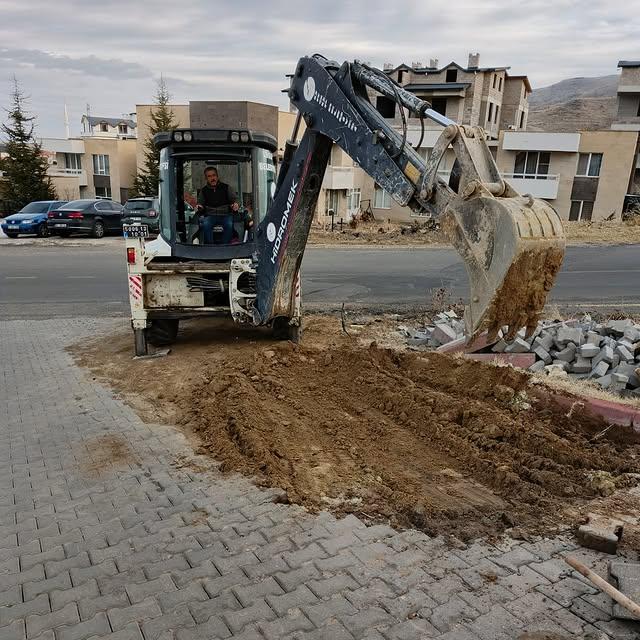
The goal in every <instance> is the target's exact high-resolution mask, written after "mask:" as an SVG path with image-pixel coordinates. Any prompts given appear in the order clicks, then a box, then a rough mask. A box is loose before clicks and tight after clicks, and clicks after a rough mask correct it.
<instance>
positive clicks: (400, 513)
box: [73, 316, 640, 540]
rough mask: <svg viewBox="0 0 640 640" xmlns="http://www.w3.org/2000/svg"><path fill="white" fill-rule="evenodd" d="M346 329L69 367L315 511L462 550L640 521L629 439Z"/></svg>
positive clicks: (463, 369) (509, 376) (109, 356)
mask: <svg viewBox="0 0 640 640" xmlns="http://www.w3.org/2000/svg"><path fill="white" fill-rule="evenodd" d="M340 324H341V323H340V319H339V318H335V317H329V316H315V317H313V316H312V317H310V318H307V323H306V329H305V336H304V344H303V345H301V346H296V345H293V344H292V343H288V342H279V343H278V342H273V341H272V339H271V336H270V334H269V333H268V332H266V331H259V330H256V329H251V328H242V327H238V326H235V325H233V324H232V323H230V322H227V321H215V320H210V321H200V322H192V323H189V324H187V326H186V327H184V328H183V329H181V334H180V338H179V341H178V343H177V344H176V345H175V346H174V348H173V349H172V352H171V354H170V355H169V356H168V357H165V358H157V359H148V360H133V359H132V358H131V355H132V354H131V349H132V337H131V335H130V333H129V332H127V333H122V334H118V335H116V336H113V337H112V339H109V340H108V341H104V340H102V341H100V342H96V343H94V344H92V345H89V346H86V345H82V347H76V348H74V349H73V352H74V355H75V356H76V358H77V359H78V361H79V362H80V364H82V365H84V366H88V367H89V368H91V369H92V371H93V372H94V374H95V375H96V376H98V377H99V378H101V379H103V380H106V381H108V382H109V383H110V384H111V385H112V386H113V387H114V388H115V389H117V390H118V391H119V392H121V393H122V394H123V395H124V397H125V399H126V400H127V401H128V402H129V403H130V404H131V405H132V406H133V407H134V408H135V409H136V410H137V412H138V413H139V414H140V415H141V416H142V417H143V419H145V420H147V421H148V422H165V423H168V424H178V425H180V426H181V428H182V429H184V430H185V432H186V433H187V434H188V435H189V436H191V437H192V438H193V442H194V446H195V448H196V450H197V451H198V452H199V453H206V454H208V455H210V456H212V457H213V458H214V459H215V460H217V461H219V462H220V463H222V467H221V468H222V469H223V471H228V472H232V471H236V472H241V473H244V474H247V475H250V476H252V477H254V478H255V479H256V481H257V482H259V483H260V484H264V485H268V486H274V487H281V488H282V489H284V490H285V491H286V493H287V497H288V500H289V501H290V502H292V503H297V504H301V505H304V506H306V507H307V508H309V509H310V510H321V509H328V510H331V511H333V512H334V513H338V514H343V513H347V512H348V513H355V514H357V515H358V516H360V517H361V518H363V519H364V520H365V521H370V522H374V521H376V522H381V521H384V522H389V523H391V524H392V525H393V526H396V527H413V528H417V529H421V530H423V531H425V532H427V533H428V534H432V535H434V534H452V535H455V536H457V537H458V538H461V539H463V540H469V539H472V538H476V537H482V536H495V535H500V534H501V533H503V532H504V531H505V530H509V532H510V533H511V534H512V535H518V534H520V535H523V536H526V535H527V534H545V533H552V532H555V531H558V530H561V529H566V528H569V527H573V526H575V525H577V524H578V523H580V522H582V521H583V520H584V517H585V515H586V513H587V512H588V511H593V510H598V509H602V508H604V506H606V502H607V500H611V499H613V498H615V509H616V511H617V512H618V513H627V514H629V515H633V514H635V515H637V513H638V512H639V510H640V498H639V497H638V493H636V492H637V491H638V490H637V489H636V490H630V491H629V489H630V488H631V487H633V486H635V485H636V484H637V480H638V478H639V477H640V476H638V475H635V474H639V473H640V438H639V437H638V435H637V434H634V432H633V431H632V430H630V429H629V430H624V429H622V428H616V429H609V430H607V429H606V427H607V425H606V424H605V423H602V422H601V421H600V420H599V419H595V418H594V419H593V420H588V419H585V418H584V416H580V417H579V418H578V417H576V416H575V415H572V412H569V413H568V414H567V411H566V409H564V410H563V409H561V408H559V407H557V406H555V405H554V403H553V401H552V400H551V398H552V394H551V392H550V391H549V389H547V388H546V387H544V386H542V385H540V384H534V383H533V382H532V380H531V378H530V376H529V375H527V374H526V373H524V372H521V371H517V370H515V369H513V368H511V367H495V366H492V365H488V364H484V363H479V362H471V361H467V360H464V359H462V358H455V357H450V356H446V355H441V354H436V353H415V352H406V351H405V352H400V351H398V350H393V349H389V348H384V347H382V346H380V345H381V343H382V340H381V338H383V337H384V336H385V335H387V329H388V328H387V327H386V326H385V324H384V322H378V323H375V322H372V323H371V325H370V326H367V327H361V328H359V329H358V331H359V334H358V335H357V336H356V335H353V332H354V331H355V330H356V329H353V330H351V335H346V334H345V333H344V332H342V330H341V326H340ZM372 340H377V342H372ZM612 492H615V495H613V496H609V497H608V498H605V497H603V495H605V494H611V493H612Z"/></svg>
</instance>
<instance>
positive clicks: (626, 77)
mask: <svg viewBox="0 0 640 640" xmlns="http://www.w3.org/2000/svg"><path fill="white" fill-rule="evenodd" d="M618 68H619V69H621V71H620V77H619V79H618V109H617V113H616V119H615V121H614V122H613V124H612V125H611V128H612V129H613V130H614V131H634V132H636V133H638V132H640V60H620V62H618ZM628 192H629V193H636V194H637V193H640V133H638V154H637V156H636V163H635V167H634V169H633V172H632V174H631V178H630V180H629V186H628Z"/></svg>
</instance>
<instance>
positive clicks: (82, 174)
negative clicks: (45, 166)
mask: <svg viewBox="0 0 640 640" xmlns="http://www.w3.org/2000/svg"><path fill="white" fill-rule="evenodd" d="M48 173H49V175H50V176H51V177H52V178H78V186H80V187H86V186H87V185H88V182H87V172H86V171H85V170H84V169H67V168H66V167H56V166H55V165H54V166H51V167H49V172H48Z"/></svg>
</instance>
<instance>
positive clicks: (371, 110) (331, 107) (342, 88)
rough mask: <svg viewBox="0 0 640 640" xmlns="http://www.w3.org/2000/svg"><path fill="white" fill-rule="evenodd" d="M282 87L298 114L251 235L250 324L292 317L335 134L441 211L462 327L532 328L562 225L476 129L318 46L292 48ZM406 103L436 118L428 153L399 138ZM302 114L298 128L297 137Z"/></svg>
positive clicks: (366, 164)
mask: <svg viewBox="0 0 640 640" xmlns="http://www.w3.org/2000/svg"><path fill="white" fill-rule="evenodd" d="M367 88H371V89H373V90H374V91H376V92H378V93H381V94H383V95H385V96H386V97H388V98H390V99H392V100H394V101H395V102H396V103H397V104H398V106H399V107H400V113H401V115H402V120H403V123H405V127H404V128H403V131H402V132H398V131H396V130H395V129H394V128H392V127H391V126H390V124H389V123H388V122H387V121H386V120H385V118H384V117H382V115H381V114H380V113H379V111H378V110H377V109H376V108H375V107H374V106H373V105H372V104H371V101H370V100H369V95H368V90H367ZM289 98H290V100H291V102H292V103H293V104H294V105H295V106H296V108H297V109H298V120H297V121H296V127H295V129H294V134H293V135H292V139H291V140H289V141H288V142H287V145H286V148H285V152H284V157H283V161H282V163H281V167H280V174H279V177H278V183H277V187H276V191H275V194H274V200H273V204H272V206H271V207H270V209H269V211H268V212H267V215H266V216H265V218H264V220H263V221H262V222H261V224H260V225H259V227H258V229H257V234H256V235H257V237H256V241H257V256H256V257H257V265H256V273H257V282H256V287H257V293H256V300H255V302H254V309H253V313H254V322H255V323H256V324H267V323H269V322H271V321H273V320H274V319H276V318H291V317H293V316H294V304H295V287H296V282H297V278H298V273H299V270H300V264H301V262H302V257H303V254H304V249H305V246H306V243H307V238H308V235H309V231H310V228H311V222H312V219H313V215H314V211H315V207H316V204H317V200H318V195H319V193H320V188H321V185H322V180H323V177H324V172H325V169H326V167H327V163H328V160H329V154H330V153H331V147H332V145H333V143H335V144H338V145H339V146H340V147H341V148H342V149H344V151H345V152H346V153H347V154H349V155H350V156H351V158H353V160H354V161H355V162H357V163H358V165H359V166H360V167H361V168H362V169H364V170H365V171H366V172H367V173H368V174H369V175H370V176H371V177H372V178H373V179H374V180H375V182H376V183H377V184H378V185H379V186H380V187H381V188H383V189H384V190H385V191H386V192H387V193H389V194H390V195H391V196H392V197H393V198H394V200H396V202H398V203H399V204H400V205H403V206H408V207H409V208H410V209H411V210H413V211H416V212H421V213H427V214H430V215H432V216H434V217H437V218H439V219H440V221H441V227H442V228H443V229H444V230H445V232H446V234H447V237H448V239H449V240H450V242H451V243H452V244H453V245H454V247H455V248H456V249H457V251H458V253H459V254H460V256H461V257H462V260H463V262H464V265H465V268H466V271H467V275H468V277H469V283H470V300H469V304H468V305H467V306H466V308H465V323H466V327H467V332H468V334H469V335H475V334H477V333H478V332H479V331H481V330H482V329H485V328H486V329H488V331H489V333H490V334H495V333H496V332H497V331H498V330H499V329H501V328H503V327H507V328H508V331H507V333H508V335H512V336H513V335H515V333H516V332H517V331H518V330H519V329H520V328H522V327H527V329H528V331H532V330H533V328H534V327H535V326H536V324H537V321H538V319H539V317H540V315H541V313H542V310H543V307H544V304H545V301H546V297H547V294H548V292H549V290H550V289H551V286H552V285H553V282H554V280H555V276H556V274H557V272H558V269H559V268H560V265H561V263H562V258H563V255H564V233H563V228H562V224H561V222H560V220H559V218H558V215H557V214H556V212H555V211H554V209H553V208H552V207H551V206H550V205H549V204H547V203H546V202H544V201H542V200H536V199H534V198H532V197H531V196H528V195H525V196H520V195H519V194H518V193H516V192H515V191H514V190H513V189H512V188H511V187H510V186H509V185H508V184H507V183H506V182H505V181H504V180H503V179H502V177H501V176H500V173H499V171H498V169H497V167H496V164H495V162H494V160H493V156H492V155H491V152H490V150H489V148H488V146H487V144H486V142H485V134H484V132H483V130H482V129H481V128H479V127H468V126H462V125H458V124H456V123H455V122H453V121H451V120H449V119H448V118H446V117H444V116H442V115H441V114H439V113H437V112H435V111H433V110H432V109H431V108H430V105H429V103H428V102H425V101H423V100H420V99H419V98H418V97H416V96H415V95H413V94H411V93H409V92H407V91H405V90H404V89H403V88H402V87H400V86H399V85H397V84H396V83H395V82H393V81H392V80H391V79H390V78H388V77H387V75H386V74H384V73H383V72H382V71H380V70H378V69H374V68H372V67H369V66H368V65H365V64H362V63H358V62H354V63H349V62H345V63H344V64H342V65H338V64H337V63H335V62H332V61H329V60H327V59H325V58H323V57H322V56H319V55H316V56H312V57H304V58H301V59H300V61H299V62H298V65H297V67H296V71H295V74H294V75H293V77H292V80H291V86H290V89H289ZM405 109H406V110H408V111H409V112H410V113H413V114H415V116H416V117H418V118H420V121H421V122H422V123H423V124H424V119H430V120H433V121H435V122H437V123H439V124H440V125H442V126H443V127H444V129H443V131H442V133H441V135H440V137H439V139H438V140H437V142H436V144H435V146H434V148H433V150H432V152H431V155H430V157H429V160H428V162H426V163H425V161H424V159H423V158H422V157H421V156H420V155H418V154H417V153H416V151H415V150H414V149H413V148H412V147H411V145H410V144H409V143H408V142H407V136H406V122H405V115H404V114H405ZM300 118H303V119H304V122H305V125H306V130H305V133H304V135H303V136H302V138H301V140H300V142H299V143H298V142H297V141H296V140H297V135H298V131H297V130H298V125H299V121H300ZM418 146H419V145H418ZM449 146H452V147H453V150H454V152H455V156H456V162H455V164H454V168H453V170H452V176H451V179H450V181H449V183H448V184H447V183H445V182H444V181H443V180H442V179H441V178H439V177H438V166H439V164H440V161H441V159H442V157H443V156H444V154H445V152H446V150H447V148H449Z"/></svg>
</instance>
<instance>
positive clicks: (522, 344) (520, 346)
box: [505, 337, 530, 353]
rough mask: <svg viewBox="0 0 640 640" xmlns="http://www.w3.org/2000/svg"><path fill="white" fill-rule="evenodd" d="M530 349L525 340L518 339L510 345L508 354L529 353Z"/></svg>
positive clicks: (507, 350)
mask: <svg viewBox="0 0 640 640" xmlns="http://www.w3.org/2000/svg"><path fill="white" fill-rule="evenodd" d="M529 349H530V347H529V343H528V342H527V341H526V340H525V339H524V338H520V337H518V338H516V339H515V340H514V341H513V342H512V343H511V344H508V345H507V347H506V349H505V352H506V353H528V351H529Z"/></svg>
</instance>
